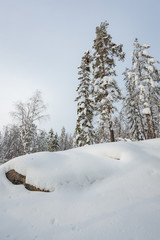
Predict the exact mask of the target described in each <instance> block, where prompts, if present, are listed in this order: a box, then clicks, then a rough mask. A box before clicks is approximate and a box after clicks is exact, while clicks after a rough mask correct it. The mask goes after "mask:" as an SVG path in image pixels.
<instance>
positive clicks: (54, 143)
mask: <svg viewBox="0 0 160 240" xmlns="http://www.w3.org/2000/svg"><path fill="white" fill-rule="evenodd" d="M47 145H48V148H47V150H48V151H49V152H56V151H58V150H59V143H58V135H57V133H56V134H54V132H53V129H51V130H50V131H49V133H48V137H47Z"/></svg>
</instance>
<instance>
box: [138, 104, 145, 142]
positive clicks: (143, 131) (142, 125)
mask: <svg viewBox="0 0 160 240" xmlns="http://www.w3.org/2000/svg"><path fill="white" fill-rule="evenodd" d="M138 113H139V118H140V122H141V127H142V133H143V135H144V139H147V138H146V134H145V130H144V124H143V120H142V116H141V113H140V109H139V105H138Z"/></svg>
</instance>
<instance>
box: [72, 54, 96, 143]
mask: <svg viewBox="0 0 160 240" xmlns="http://www.w3.org/2000/svg"><path fill="white" fill-rule="evenodd" d="M91 62H92V56H91V55H90V52H89V51H87V52H85V53H84V56H83V57H82V61H81V65H80V66H79V68H78V69H79V71H78V74H79V78H78V80H79V81H80V82H79V85H78V88H77V94H78V96H77V98H76V99H75V101H77V123H76V131H75V136H76V144H77V146H84V145H86V144H93V142H94V131H93V124H92V120H93V110H94V101H93V99H92V94H91V92H92V85H91V78H90V74H91V70H90V63H91Z"/></svg>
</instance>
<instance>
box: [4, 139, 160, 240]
mask: <svg viewBox="0 0 160 240" xmlns="http://www.w3.org/2000/svg"><path fill="white" fill-rule="evenodd" d="M11 169H14V170H16V171H17V172H18V173H20V174H22V175H25V176H26V181H27V183H29V184H32V185H34V186H36V187H39V188H44V189H46V190H50V191H51V192H49V193H44V192H31V191H28V190H26V189H25V188H24V186H23V185H13V184H12V183H11V182H9V180H8V179H7V178H6V176H5V173H6V172H7V171H8V170H11ZM5 239H12V240H22V239H23V240H31V239H34V240H36V239H37V240H45V239H46V240H52V239H53V240H72V239H73V240H82V239H83V240H106V239H107V240H117V239H118V240H144V239H145V240H159V239H160V139H154V140H148V141H142V142H136V143H133V142H118V143H106V144H99V145H93V146H86V147H82V148H77V149H73V150H68V151H64V152H56V153H47V152H43V153H35V154H30V155H26V156H22V157H19V158H15V159H13V160H11V161H9V162H7V163H5V164H3V165H1V166H0V240H5Z"/></svg>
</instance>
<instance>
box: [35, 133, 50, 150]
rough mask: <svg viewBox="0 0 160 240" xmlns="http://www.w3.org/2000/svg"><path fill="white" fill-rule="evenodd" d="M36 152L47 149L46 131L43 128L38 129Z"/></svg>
mask: <svg viewBox="0 0 160 240" xmlns="http://www.w3.org/2000/svg"><path fill="white" fill-rule="evenodd" d="M36 144H37V152H43V151H47V150H48V149H47V147H48V145H47V133H46V131H45V130H40V132H39V134H38V136H37V143H36Z"/></svg>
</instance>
